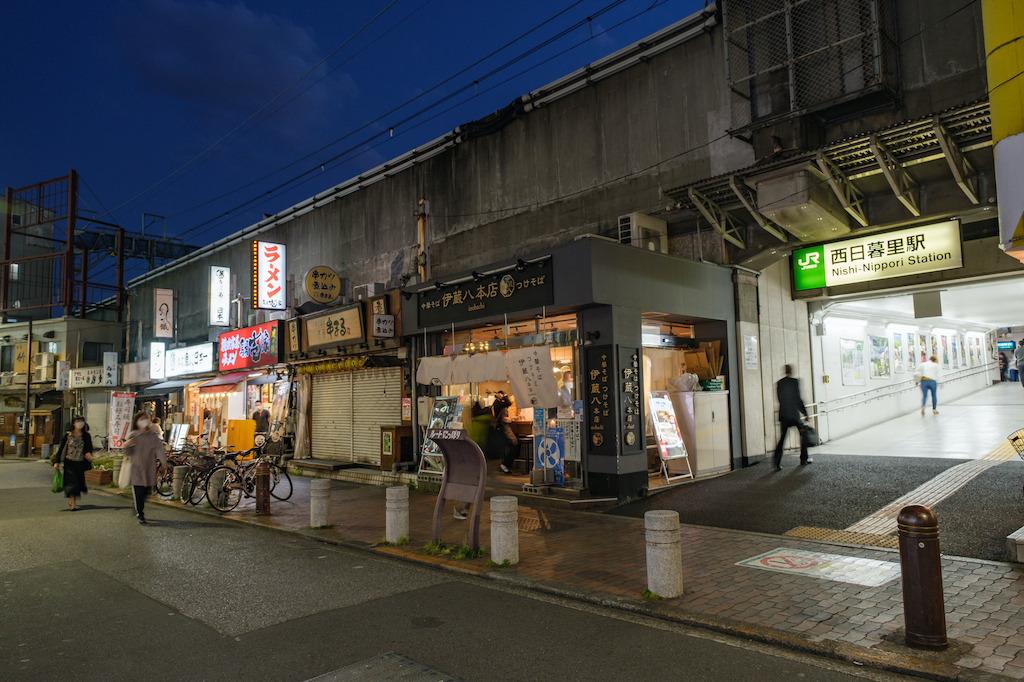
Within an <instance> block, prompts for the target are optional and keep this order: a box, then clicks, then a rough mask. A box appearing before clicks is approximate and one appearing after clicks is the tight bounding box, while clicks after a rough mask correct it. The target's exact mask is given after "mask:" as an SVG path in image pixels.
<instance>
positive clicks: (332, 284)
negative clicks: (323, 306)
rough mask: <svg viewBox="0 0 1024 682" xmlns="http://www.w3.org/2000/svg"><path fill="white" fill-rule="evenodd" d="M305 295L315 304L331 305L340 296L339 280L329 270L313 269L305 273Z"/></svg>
mask: <svg viewBox="0 0 1024 682" xmlns="http://www.w3.org/2000/svg"><path fill="white" fill-rule="evenodd" d="M305 289H306V294H308V295H309V300H311V301H313V302H315V303H333V302H334V301H336V300H337V299H338V296H340V295H341V278H340V277H338V273H336V272H335V271H334V270H332V269H331V268H326V267H323V266H322V265H321V266H318V267H315V268H313V269H311V270H310V271H309V272H307V273H306V280H305Z"/></svg>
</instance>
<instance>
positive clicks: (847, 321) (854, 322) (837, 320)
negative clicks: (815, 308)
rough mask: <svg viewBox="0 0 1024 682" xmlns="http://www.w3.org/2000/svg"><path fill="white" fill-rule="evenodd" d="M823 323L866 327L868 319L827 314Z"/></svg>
mask: <svg viewBox="0 0 1024 682" xmlns="http://www.w3.org/2000/svg"><path fill="white" fill-rule="evenodd" d="M825 324H838V325H845V326H847V327H866V326H868V321H867V320H858V319H854V318H852V317H833V316H831V315H829V316H828V317H826V318H825Z"/></svg>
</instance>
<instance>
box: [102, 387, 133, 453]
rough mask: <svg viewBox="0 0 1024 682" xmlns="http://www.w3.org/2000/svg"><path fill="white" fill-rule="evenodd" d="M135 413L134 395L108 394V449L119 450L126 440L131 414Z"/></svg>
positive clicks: (115, 392)
mask: <svg viewBox="0 0 1024 682" xmlns="http://www.w3.org/2000/svg"><path fill="white" fill-rule="evenodd" d="M134 412H135V394H134V393H119V392H117V391H114V392H112V393H111V394H110V420H109V422H108V424H107V433H108V434H109V441H110V447H111V448H114V449H120V448H123V447H124V442H125V441H126V440H127V439H128V431H129V430H130V429H131V427H132V414H133V413H134Z"/></svg>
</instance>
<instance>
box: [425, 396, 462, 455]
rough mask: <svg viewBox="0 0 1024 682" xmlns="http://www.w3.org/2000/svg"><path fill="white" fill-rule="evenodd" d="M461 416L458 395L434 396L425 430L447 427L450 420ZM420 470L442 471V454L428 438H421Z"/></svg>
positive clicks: (453, 420) (452, 420)
mask: <svg viewBox="0 0 1024 682" xmlns="http://www.w3.org/2000/svg"><path fill="white" fill-rule="evenodd" d="M461 417H462V408H461V407H460V406H459V398H458V396H445V397H438V398H434V405H433V407H432V408H431V410H430V421H429V422H427V430H428V431H429V430H431V429H447V428H449V427H450V426H451V423H452V422H456V421H459V419H460V418H461ZM421 454H422V457H421V458H420V471H427V472H435V473H437V472H442V471H444V455H443V454H441V448H439V447H437V444H436V443H435V442H434V441H432V440H430V439H429V438H424V439H423V450H422V451H421Z"/></svg>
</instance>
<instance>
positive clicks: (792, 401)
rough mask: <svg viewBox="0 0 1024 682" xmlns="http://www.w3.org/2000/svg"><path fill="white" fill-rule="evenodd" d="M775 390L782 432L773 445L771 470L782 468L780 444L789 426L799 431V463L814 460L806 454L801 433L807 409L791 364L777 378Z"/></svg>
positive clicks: (804, 442)
mask: <svg viewBox="0 0 1024 682" xmlns="http://www.w3.org/2000/svg"><path fill="white" fill-rule="evenodd" d="M776 390H777V392H778V396H779V426H781V427H782V434H781V435H780V436H779V444H778V445H776V446H775V456H774V457H773V458H772V465H773V466H772V470H773V471H779V470H780V469H782V446H783V444H784V443H785V442H786V434H787V433H789V428H790V427H791V426H795V427H796V428H797V431H800V464H811V463H812V462H813V461H814V460H812V459H811V458H810V457H808V456H807V441H806V440H805V439H804V435H803V420H804V419H806V418H807V409H806V408H805V407H804V401H803V400H802V399H801V398H800V382H799V381H797V380H796V379H794V378H793V366H792V365H786V376H784V377H783V378H782V379H779V383H778V384H777V385H776Z"/></svg>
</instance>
